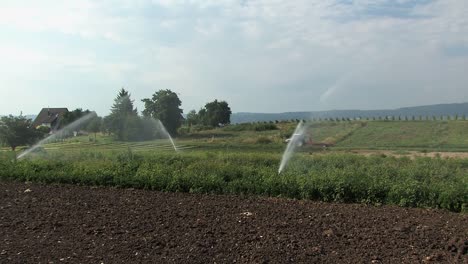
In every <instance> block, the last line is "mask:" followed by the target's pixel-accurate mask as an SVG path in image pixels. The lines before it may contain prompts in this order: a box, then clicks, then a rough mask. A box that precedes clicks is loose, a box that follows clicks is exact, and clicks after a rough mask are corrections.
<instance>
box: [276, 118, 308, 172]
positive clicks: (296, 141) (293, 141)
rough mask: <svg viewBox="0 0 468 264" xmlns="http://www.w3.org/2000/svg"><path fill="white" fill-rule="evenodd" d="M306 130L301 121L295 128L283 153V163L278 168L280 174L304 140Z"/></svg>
mask: <svg viewBox="0 0 468 264" xmlns="http://www.w3.org/2000/svg"><path fill="white" fill-rule="evenodd" d="M304 132H305V127H304V123H303V122H302V121H301V122H299V124H298V125H297V127H296V129H295V130H294V134H293V135H292V136H291V138H290V140H289V143H288V146H287V147H286V150H285V151H284V153H283V157H282V158H281V164H280V166H279V169H278V174H280V173H281V172H282V171H283V170H284V168H285V167H286V165H287V164H288V162H289V160H290V159H291V157H292V155H293V154H294V151H295V150H296V148H297V146H299V145H300V143H301V142H300V141H301V140H303V135H304Z"/></svg>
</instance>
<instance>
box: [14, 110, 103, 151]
mask: <svg viewBox="0 0 468 264" xmlns="http://www.w3.org/2000/svg"><path fill="white" fill-rule="evenodd" d="M95 116H96V113H94V112H91V113H89V114H87V115H85V116H83V117H81V118H79V119H78V120H75V121H74V122H72V123H70V124H69V125H67V126H65V127H64V128H62V129H60V130H59V131H57V132H55V133H54V134H52V135H50V136H48V137H46V138H44V139H43V140H41V141H39V142H38V143H36V144H35V145H34V146H32V147H31V148H29V149H27V150H26V151H24V152H23V153H21V154H20V155H18V159H21V158H24V157H25V156H26V155H28V154H29V153H31V152H33V151H34V150H36V149H37V148H39V147H40V146H41V145H43V144H46V143H49V142H51V141H53V140H55V139H57V138H62V137H63V136H65V134H66V133H68V132H70V131H74V130H75V129H77V128H78V127H80V126H81V125H82V124H83V123H85V122H86V121H88V120H90V119H91V118H93V117H95Z"/></svg>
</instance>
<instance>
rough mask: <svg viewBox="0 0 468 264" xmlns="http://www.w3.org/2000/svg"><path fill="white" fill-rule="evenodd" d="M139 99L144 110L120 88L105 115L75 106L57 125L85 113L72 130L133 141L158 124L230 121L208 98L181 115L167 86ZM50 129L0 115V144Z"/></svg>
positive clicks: (154, 134)
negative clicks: (108, 111) (205, 101)
mask: <svg viewBox="0 0 468 264" xmlns="http://www.w3.org/2000/svg"><path fill="white" fill-rule="evenodd" d="M142 102H143V103H144V110H143V111H142V112H141V115H140V113H139V111H138V109H137V108H136V107H135V106H134V101H133V100H132V99H131V94H130V93H129V91H127V90H125V89H124V88H122V89H120V91H119V92H118V94H117V96H116V97H115V99H114V103H113V105H112V107H111V109H110V114H109V115H107V116H105V117H100V116H98V115H97V114H96V113H95V112H93V111H90V110H83V109H81V108H77V109H75V110H73V111H70V112H67V113H65V114H64V116H63V119H62V120H61V122H60V125H59V127H58V129H63V128H64V127H67V126H68V125H70V124H72V123H74V122H77V121H78V120H80V119H82V118H83V117H85V116H86V117H87V118H86V122H79V125H74V126H73V129H74V130H77V131H84V132H88V133H94V140H96V133H98V132H102V133H106V134H108V135H113V136H114V137H115V138H116V139H117V140H122V141H136V140H150V139H155V138H158V137H161V136H162V134H163V128H162V127H161V124H162V125H163V126H164V128H165V129H166V130H167V132H168V133H169V134H170V135H172V136H175V135H177V132H178V129H179V128H180V127H181V126H182V125H183V124H187V125H188V126H192V125H205V126H211V127H219V126H224V125H226V124H229V123H230V117H231V109H230V107H229V105H228V103H227V102H226V101H218V100H214V101H212V102H208V103H206V104H205V106H204V107H202V108H201V109H200V110H199V111H198V113H197V112H196V111H195V110H192V111H190V112H189V114H188V115H187V118H184V116H183V110H182V109H181V108H180V106H181V105H182V101H181V100H180V98H179V96H178V95H177V94H176V93H175V92H173V91H171V90H168V89H167V90H159V91H156V92H155V93H154V94H153V95H152V96H151V97H150V98H145V99H142ZM158 120H159V121H160V123H159V122H158ZM50 132H51V131H50V128H48V127H38V128H34V127H32V120H30V119H27V118H25V117H24V116H21V115H20V116H17V117H15V116H11V115H10V116H5V117H2V118H1V119H0V144H2V145H6V146H9V147H11V148H12V150H15V149H16V147H18V146H23V145H31V144H33V143H34V142H36V141H38V140H39V139H41V138H44V137H45V136H46V135H48V134H49V133H50ZM52 132H53V131H52Z"/></svg>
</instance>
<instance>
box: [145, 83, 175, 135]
mask: <svg viewBox="0 0 468 264" xmlns="http://www.w3.org/2000/svg"><path fill="white" fill-rule="evenodd" d="M142 101H143V102H144V103H145V110H143V115H144V116H145V117H153V118H157V119H159V120H160V121H161V122H162V123H163V125H164V126H165V127H166V130H167V131H168V132H169V133H170V134H171V135H175V134H176V133H177V129H178V128H179V127H180V126H181V125H182V121H183V119H184V118H183V116H182V113H183V111H182V109H180V106H181V105H182V102H181V101H180V99H179V96H177V94H176V93H174V92H173V91H171V90H159V91H157V92H155V93H154V94H153V96H152V97H151V98H145V99H143V100H142Z"/></svg>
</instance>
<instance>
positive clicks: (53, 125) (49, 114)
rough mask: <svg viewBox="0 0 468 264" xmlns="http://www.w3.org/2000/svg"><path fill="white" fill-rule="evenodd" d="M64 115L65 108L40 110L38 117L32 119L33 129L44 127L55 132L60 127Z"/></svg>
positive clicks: (66, 111)
mask: <svg viewBox="0 0 468 264" xmlns="http://www.w3.org/2000/svg"><path fill="white" fill-rule="evenodd" d="M65 113H68V109H67V108H42V110H41V112H39V115H37V117H36V119H34V122H33V127H36V128H37V127H40V126H46V127H48V128H50V129H51V130H56V129H57V128H58V127H59V126H60V122H61V121H62V119H63V116H64V115H65Z"/></svg>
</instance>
